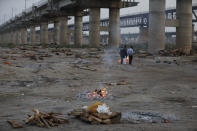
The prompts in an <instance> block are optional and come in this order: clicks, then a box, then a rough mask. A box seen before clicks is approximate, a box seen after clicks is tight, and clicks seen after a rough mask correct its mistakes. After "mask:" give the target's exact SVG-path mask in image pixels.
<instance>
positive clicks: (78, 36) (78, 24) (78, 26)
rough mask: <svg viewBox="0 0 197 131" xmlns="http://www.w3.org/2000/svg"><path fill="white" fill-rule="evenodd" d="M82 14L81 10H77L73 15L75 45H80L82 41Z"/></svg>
mask: <svg viewBox="0 0 197 131" xmlns="http://www.w3.org/2000/svg"><path fill="white" fill-rule="evenodd" d="M82 21H83V20H82V14H81V12H77V13H76V15H75V31H74V43H75V45H76V46H78V47H80V46H81V45H82V42H83V34H82V27H83V23H82Z"/></svg>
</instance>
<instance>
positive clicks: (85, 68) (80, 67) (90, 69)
mask: <svg viewBox="0 0 197 131" xmlns="http://www.w3.org/2000/svg"><path fill="white" fill-rule="evenodd" d="M74 67H76V68H79V69H83V70H89V71H97V69H93V68H90V67H89V66H78V65H74Z"/></svg>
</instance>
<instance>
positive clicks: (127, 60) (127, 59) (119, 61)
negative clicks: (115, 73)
mask: <svg viewBox="0 0 197 131" xmlns="http://www.w3.org/2000/svg"><path fill="white" fill-rule="evenodd" d="M117 62H118V63H121V59H119V60H117ZM126 62H127V63H129V57H128V56H127V58H126Z"/></svg>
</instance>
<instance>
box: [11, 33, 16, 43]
mask: <svg viewBox="0 0 197 131" xmlns="http://www.w3.org/2000/svg"><path fill="white" fill-rule="evenodd" d="M15 35H16V32H15V30H13V31H12V43H13V44H16V40H15V38H16V36H15Z"/></svg>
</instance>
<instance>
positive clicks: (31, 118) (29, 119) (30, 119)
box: [25, 115, 34, 124]
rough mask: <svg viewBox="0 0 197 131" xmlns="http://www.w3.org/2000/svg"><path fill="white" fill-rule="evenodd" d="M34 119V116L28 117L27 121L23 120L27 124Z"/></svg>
mask: <svg viewBox="0 0 197 131" xmlns="http://www.w3.org/2000/svg"><path fill="white" fill-rule="evenodd" d="M33 119H34V115H32V116H30V117H29V118H28V119H27V120H25V123H26V124H28V123H29V122H31V121H32V120H33Z"/></svg>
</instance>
